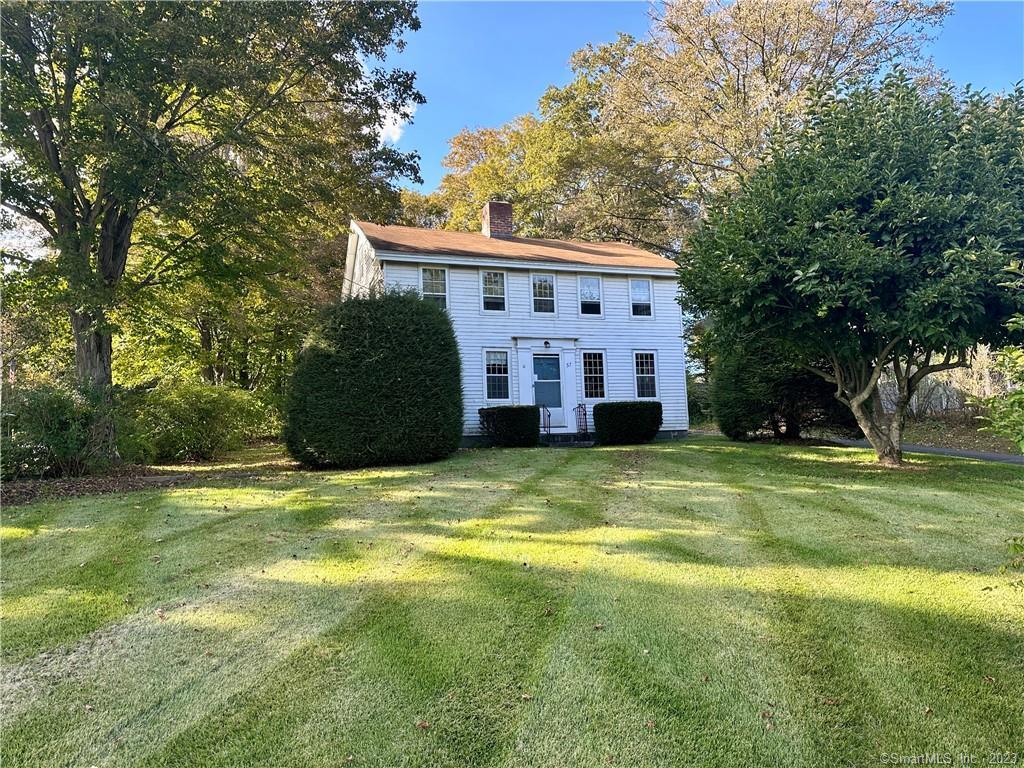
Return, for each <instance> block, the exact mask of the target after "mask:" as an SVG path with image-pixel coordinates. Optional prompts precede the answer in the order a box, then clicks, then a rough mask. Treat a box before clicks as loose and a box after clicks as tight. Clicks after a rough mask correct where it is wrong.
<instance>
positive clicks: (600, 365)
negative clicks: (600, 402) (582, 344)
mask: <svg viewBox="0 0 1024 768" xmlns="http://www.w3.org/2000/svg"><path fill="white" fill-rule="evenodd" d="M583 397H584V398H586V399H588V400H596V399H599V398H602V397H604V352H584V353H583Z"/></svg>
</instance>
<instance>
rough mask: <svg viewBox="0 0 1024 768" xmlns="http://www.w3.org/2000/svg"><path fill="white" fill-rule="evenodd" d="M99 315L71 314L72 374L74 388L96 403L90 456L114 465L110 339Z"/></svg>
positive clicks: (116, 453) (115, 455)
mask: <svg viewBox="0 0 1024 768" xmlns="http://www.w3.org/2000/svg"><path fill="white" fill-rule="evenodd" d="M103 321H104V317H103V315H102V314H101V313H91V312H72V313H71V329H72V331H73V332H74V336H75V370H76V373H77V375H78V385H79V386H80V387H81V388H82V389H83V390H85V391H87V392H89V393H90V395H91V396H92V397H95V398H96V400H97V406H98V411H97V416H96V421H95V422H94V423H93V427H92V435H91V440H90V443H91V445H90V452H91V453H92V455H93V456H94V457H95V458H97V459H100V460H101V461H109V462H113V463H117V462H119V461H120V460H121V456H120V454H118V452H117V440H116V435H115V434H114V414H113V409H112V405H113V403H112V402H111V394H112V393H111V384H112V383H113V376H112V372H111V350H112V346H113V343H112V342H113V335H112V334H111V332H110V331H109V330H108V329H107V328H106V327H105V323H104V322H103Z"/></svg>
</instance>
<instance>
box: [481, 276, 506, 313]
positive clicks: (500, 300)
mask: <svg viewBox="0 0 1024 768" xmlns="http://www.w3.org/2000/svg"><path fill="white" fill-rule="evenodd" d="M481 285H482V286H483V294H484V309H485V310H487V311H488V312H504V311H505V273H504V272H484V273H483V276H482V277H481Z"/></svg>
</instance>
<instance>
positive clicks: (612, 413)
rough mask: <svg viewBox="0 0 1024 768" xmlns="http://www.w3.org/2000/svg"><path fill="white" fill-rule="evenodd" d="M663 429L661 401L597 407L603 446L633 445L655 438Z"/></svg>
mask: <svg viewBox="0 0 1024 768" xmlns="http://www.w3.org/2000/svg"><path fill="white" fill-rule="evenodd" d="M659 429H661V403H660V402H658V401H657V400H627V401H623V402H618V403H598V404H597V405H595V406H594V436H595V438H596V439H597V442H598V443H600V444H601V445H633V444H636V443H646V442H649V441H651V440H653V439H654V437H655V436H656V435H657V434H658V430H659Z"/></svg>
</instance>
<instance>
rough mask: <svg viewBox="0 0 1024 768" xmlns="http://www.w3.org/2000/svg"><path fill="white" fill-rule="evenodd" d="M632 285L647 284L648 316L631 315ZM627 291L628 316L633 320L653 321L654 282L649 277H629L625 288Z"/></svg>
mask: <svg viewBox="0 0 1024 768" xmlns="http://www.w3.org/2000/svg"><path fill="white" fill-rule="evenodd" d="M633 283H647V286H648V288H649V290H648V295H649V296H650V297H651V314H649V315H637V314H634V313H633ZM626 288H627V290H628V293H629V295H628V299H629V316H630V318H631V319H633V320H653V319H654V280H653V279H652V278H650V277H631V278H629V281H628V284H627V286H626Z"/></svg>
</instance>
